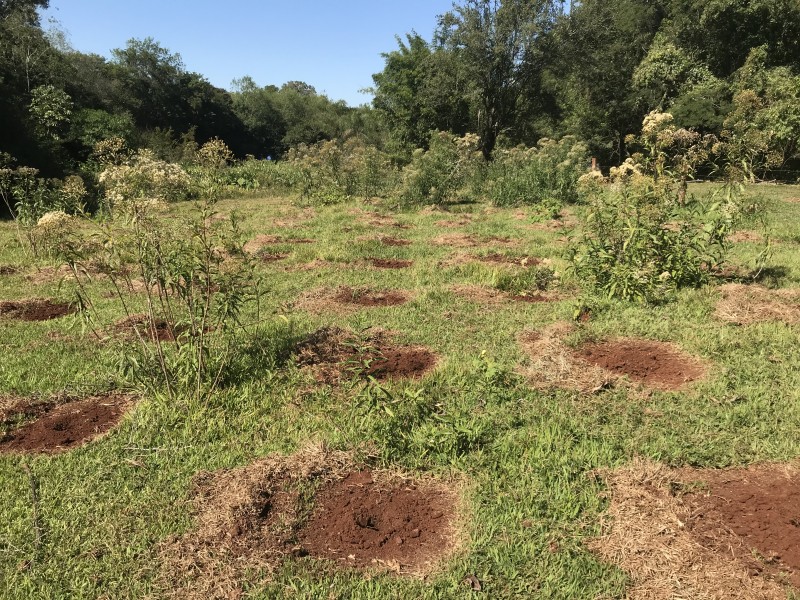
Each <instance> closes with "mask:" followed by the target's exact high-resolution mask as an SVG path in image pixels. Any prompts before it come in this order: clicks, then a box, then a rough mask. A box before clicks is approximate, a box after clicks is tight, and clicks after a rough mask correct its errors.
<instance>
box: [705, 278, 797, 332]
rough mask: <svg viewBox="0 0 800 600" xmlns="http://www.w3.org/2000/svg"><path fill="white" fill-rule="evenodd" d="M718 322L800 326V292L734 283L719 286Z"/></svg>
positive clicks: (716, 311)
mask: <svg viewBox="0 0 800 600" xmlns="http://www.w3.org/2000/svg"><path fill="white" fill-rule="evenodd" d="M719 291H720V294H721V295H722V298H721V299H720V300H719V302H717V305H716V310H715V314H716V316H717V318H718V319H721V320H722V321H726V322H728V323H734V324H736V325H750V324H752V323H759V322H763V321H779V322H783V323H800V290H770V289H767V288H765V287H763V286H760V285H743V284H738V283H731V284H727V285H723V286H720V288H719Z"/></svg>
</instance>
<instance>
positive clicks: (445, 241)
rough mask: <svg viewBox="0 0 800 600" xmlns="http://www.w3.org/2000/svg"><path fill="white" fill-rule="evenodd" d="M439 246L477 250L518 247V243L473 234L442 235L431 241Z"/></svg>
mask: <svg viewBox="0 0 800 600" xmlns="http://www.w3.org/2000/svg"><path fill="white" fill-rule="evenodd" d="M431 242H432V243H434V244H436V245H437V246H449V247H451V248H477V247H479V246H491V245H493V244H494V245H503V246H516V245H517V242H516V241H515V240H512V239H511V238H508V237H499V236H486V237H479V236H477V235H472V234H464V233H448V234H445V235H440V236H438V237H435V238H433V239H432V240H431Z"/></svg>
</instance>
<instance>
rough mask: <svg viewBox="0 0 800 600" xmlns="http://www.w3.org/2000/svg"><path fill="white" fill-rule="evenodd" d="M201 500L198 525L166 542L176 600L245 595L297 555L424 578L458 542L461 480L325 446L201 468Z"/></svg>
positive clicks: (165, 578) (197, 498)
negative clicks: (380, 464) (385, 466)
mask: <svg viewBox="0 0 800 600" xmlns="http://www.w3.org/2000/svg"><path fill="white" fill-rule="evenodd" d="M192 496H193V498H192V506H193V511H194V513H195V524H196V525H195V528H194V529H192V530H191V531H189V532H187V533H186V534H184V535H183V536H181V537H177V536H176V537H173V538H171V539H169V540H167V541H166V542H165V543H164V544H162V547H161V548H160V555H161V558H162V564H163V571H162V574H161V577H160V582H159V583H160V584H161V585H162V586H163V587H164V589H165V590H166V591H167V592H168V593H169V594H170V595H171V596H172V597H175V598H190V599H194V598H202V599H208V598H235V597H239V596H240V595H241V593H242V591H243V589H242V588H243V584H246V583H265V582H266V581H268V580H269V579H270V576H271V574H272V573H273V572H274V570H275V569H276V568H278V567H279V566H280V565H281V564H282V563H283V562H284V561H285V560H287V559H288V558H290V557H295V558H298V557H304V556H310V557H312V558H317V559H326V562H324V563H320V564H319V565H318V567H319V568H321V569H327V568H328V565H330V563H328V562H327V560H331V561H335V563H336V566H338V567H344V568H362V569H370V570H377V571H392V572H395V573H399V574H406V575H414V576H424V575H427V574H428V573H430V572H432V571H433V570H435V568H436V567H437V564H438V563H439V562H440V561H441V560H442V559H443V558H444V557H446V556H448V555H450V554H452V553H453V552H454V551H455V550H456V549H457V546H458V544H457V536H456V515H457V513H458V510H459V507H458V493H457V491H456V489H455V486H453V485H452V484H448V483H446V482H441V481H437V480H434V479H432V478H425V479H411V478H409V477H407V476H404V475H402V474H395V473H387V472H383V471H370V470H367V469H365V468H364V467H363V466H361V465H356V464H354V463H353V460H352V458H351V456H350V455H349V454H346V453H342V452H332V451H329V450H327V449H325V448H323V447H320V446H312V447H309V448H306V449H303V450H301V451H300V452H298V453H297V454H294V455H291V456H279V455H272V456H269V457H266V458H264V459H261V460H259V461H257V462H255V463H253V464H250V465H247V466H244V467H239V468H236V469H230V470H223V471H217V472H214V473H208V472H202V473H199V474H198V475H197V476H196V477H195V480H194V484H193V490H192ZM398 539H400V540H402V542H401V543H398V541H397V540H398Z"/></svg>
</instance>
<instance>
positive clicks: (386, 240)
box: [378, 236, 413, 246]
mask: <svg viewBox="0 0 800 600" xmlns="http://www.w3.org/2000/svg"><path fill="white" fill-rule="evenodd" d="M378 241H379V242H380V243H381V244H383V245H384V246H410V245H411V244H413V242H412V241H411V240H404V239H401V238H396V237H389V236H384V237H380V238H378Z"/></svg>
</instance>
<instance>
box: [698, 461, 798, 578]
mask: <svg viewBox="0 0 800 600" xmlns="http://www.w3.org/2000/svg"><path fill="white" fill-rule="evenodd" d="M707 473H708V477H705V478H704V482H703V483H704V486H707V489H706V490H704V491H703V492H694V493H690V494H687V495H686V496H684V497H683V500H684V502H685V503H686V508H687V511H686V514H685V515H684V516H685V523H686V526H687V528H688V529H689V530H690V531H691V533H692V534H693V535H694V536H695V537H696V539H697V540H698V541H699V542H700V543H701V544H702V545H703V546H705V547H707V548H711V549H714V550H718V551H721V552H722V553H723V554H726V555H733V556H735V557H736V558H738V559H740V560H742V561H743V562H744V563H745V565H746V566H747V567H748V569H749V570H750V574H751V575H754V576H760V575H763V574H769V575H775V574H783V575H784V576H785V577H788V579H789V580H790V581H791V583H792V584H793V585H794V586H795V587H798V588H800V474H798V473H797V472H796V471H795V472H793V473H779V472H778V471H777V470H776V469H774V468H764V467H760V468H754V469H748V470H742V469H737V470H725V471H718V472H713V471H711V472H707ZM704 475H705V473H704Z"/></svg>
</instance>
